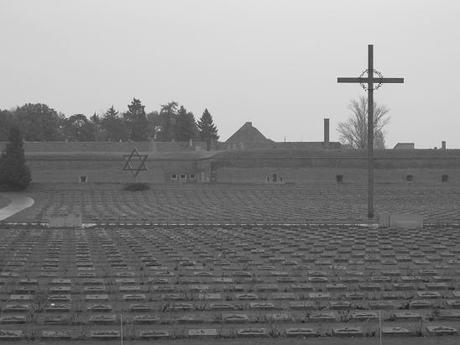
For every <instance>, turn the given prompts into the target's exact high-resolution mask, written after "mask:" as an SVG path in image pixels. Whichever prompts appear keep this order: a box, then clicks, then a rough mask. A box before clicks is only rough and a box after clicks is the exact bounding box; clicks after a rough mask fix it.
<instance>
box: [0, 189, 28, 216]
mask: <svg viewBox="0 0 460 345" xmlns="http://www.w3.org/2000/svg"><path fill="white" fill-rule="evenodd" d="M1 195H2V196H4V197H6V198H7V199H10V200H11V202H10V203H9V205H7V206H5V207H3V208H1V209H0V221H1V220H4V219H7V218H9V217H11V216H13V215H15V214H16V213H18V212H20V211H22V210H25V209H26V208H28V207H30V206H32V205H33V204H34V199H32V198H29V197H28V196H25V195H23V194H22V193H1Z"/></svg>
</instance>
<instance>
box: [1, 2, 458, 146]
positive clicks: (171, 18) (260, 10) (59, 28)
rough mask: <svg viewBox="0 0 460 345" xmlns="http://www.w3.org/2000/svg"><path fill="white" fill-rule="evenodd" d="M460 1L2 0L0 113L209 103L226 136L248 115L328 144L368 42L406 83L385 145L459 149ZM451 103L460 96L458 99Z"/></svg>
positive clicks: (384, 97) (390, 90)
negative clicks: (326, 130) (134, 102)
mask: <svg viewBox="0 0 460 345" xmlns="http://www.w3.org/2000/svg"><path fill="white" fill-rule="evenodd" d="M459 18H460V1H455V0H432V1H428V0H426V1H423V0H404V1H403V0H385V1H383V0H381V1H375V0H334V1H332V0H330V1H328V0H321V1H320V0H316V1H307V0H298V1H296V0H289V1H287V0H277V1H275V0H257V1H256V0H232V1H230V0H195V1H193V0H165V1H162V0H150V1H147V0H146V1H141V0H129V1H128V0H123V1H122V0H106V1H103V0H78V1H77V0H65V1H64V0H54V1H53V0H40V1H37V0H29V1H23V0H0V44H1V51H2V52H1V54H0V108H2V109H4V108H7V109H9V108H12V107H15V106H17V105H22V104H24V103H28V102H32V103H35V102H41V103H46V104H48V105H50V106H52V107H54V108H55V109H56V110H58V111H62V112H64V113H65V114H67V115H72V114H74V113H84V114H86V115H91V114H92V113H93V112H95V111H96V112H103V111H105V110H106V109H107V108H108V107H110V106H111V105H112V104H113V105H114V106H115V107H116V108H117V109H118V110H120V111H125V109H126V106H127V104H128V103H129V102H130V100H131V99H132V98H133V97H136V98H140V99H141V100H142V102H143V103H144V104H145V105H146V110H148V111H151V110H158V109H159V107H160V105H161V104H165V103H167V102H169V101H171V100H176V101H178V102H179V103H180V104H184V105H185V107H187V108H188V109H189V110H191V111H193V112H194V113H195V116H197V117H199V116H200V115H201V113H202V111H203V110H204V108H205V107H208V109H209V111H210V112H211V114H212V115H213V117H214V120H215V122H216V124H217V125H218V128H219V130H220V135H221V139H227V138H228V137H229V136H230V135H231V134H232V133H233V132H234V131H235V130H237V129H238V128H239V127H240V126H241V125H242V124H243V123H244V122H245V121H252V122H253V124H254V126H256V127H257V128H258V129H259V130H260V131H261V132H262V133H264V134H265V135H266V136H267V137H269V138H271V139H273V140H277V141H282V140H284V137H286V140H287V141H317V140H322V135H323V134H322V133H323V130H322V125H323V118H324V117H329V118H330V119H331V140H337V139H338V134H337V132H336V130H335V129H336V126H337V123H338V122H339V121H343V120H345V119H346V118H347V116H348V114H349V111H348V109H347V106H348V104H349V102H350V100H351V99H352V98H357V97H358V96H360V95H363V94H364V91H363V90H362V89H361V88H360V86H359V85H353V84H337V82H336V78H337V77H338V76H347V77H348V76H358V75H359V74H360V73H361V72H362V71H363V70H364V69H365V68H366V65H367V44H370V43H372V44H374V56H375V68H376V69H377V70H379V71H380V72H382V74H383V75H384V76H386V77H404V78H405V80H406V82H405V84H403V85H400V84H387V85H384V86H383V87H382V88H381V89H379V90H378V91H377V92H376V94H375V100H376V101H377V102H379V103H383V104H385V105H386V106H387V107H388V108H390V109H391V111H390V115H391V122H390V125H389V126H388V128H387V132H388V135H387V144H388V146H389V147H392V146H393V145H394V144H395V143H396V142H398V141H399V142H415V143H416V147H418V148H431V147H434V146H438V147H439V146H440V145H441V140H446V141H447V146H448V148H449V147H450V148H453V147H456V148H460V134H459V132H460V112H459V110H458V109H459V105H458V103H457V102H456V101H457V97H460V86H459V85H460V82H459V81H457V80H456V78H458V77H459V74H460V72H459V71H460V66H457V65H458V63H459V62H460V24H459V22H458V20H459ZM454 101H455V102H454Z"/></svg>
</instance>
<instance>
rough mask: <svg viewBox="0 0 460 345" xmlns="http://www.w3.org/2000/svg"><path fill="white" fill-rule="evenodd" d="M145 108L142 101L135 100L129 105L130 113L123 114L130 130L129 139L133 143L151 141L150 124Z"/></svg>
mask: <svg viewBox="0 0 460 345" xmlns="http://www.w3.org/2000/svg"><path fill="white" fill-rule="evenodd" d="M144 108H145V106H143V105H142V103H141V101H140V100H138V99H136V98H133V100H132V102H131V104H129V105H128V111H127V112H126V113H124V114H123V118H124V120H125V123H126V125H127V126H128V129H129V137H130V139H131V140H133V141H146V140H149V139H150V135H149V122H148V121H147V116H146V115H145V110H144Z"/></svg>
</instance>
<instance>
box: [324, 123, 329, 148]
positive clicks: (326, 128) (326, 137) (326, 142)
mask: <svg viewBox="0 0 460 345" xmlns="http://www.w3.org/2000/svg"><path fill="white" fill-rule="evenodd" d="M324 146H325V147H327V146H329V119H324Z"/></svg>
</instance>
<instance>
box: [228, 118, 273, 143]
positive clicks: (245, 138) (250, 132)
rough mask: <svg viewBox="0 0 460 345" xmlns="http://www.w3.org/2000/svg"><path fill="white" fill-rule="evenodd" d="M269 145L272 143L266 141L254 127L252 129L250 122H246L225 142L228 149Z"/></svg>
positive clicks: (268, 140)
mask: <svg viewBox="0 0 460 345" xmlns="http://www.w3.org/2000/svg"><path fill="white" fill-rule="evenodd" d="M271 143H273V141H272V140H270V139H267V138H266V137H265V136H264V135H263V134H262V133H261V132H260V131H259V130H258V129H257V128H256V127H253V126H252V122H246V123H245V124H244V125H243V126H241V128H240V129H238V130H237V131H236V132H235V133H233V135H232V136H231V137H230V138H228V139H227V141H226V142H225V144H226V146H227V148H229V149H245V148H251V147H254V146H263V145H269V144H271Z"/></svg>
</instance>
